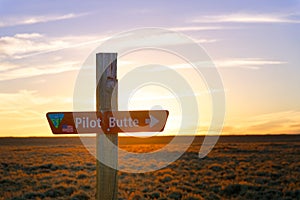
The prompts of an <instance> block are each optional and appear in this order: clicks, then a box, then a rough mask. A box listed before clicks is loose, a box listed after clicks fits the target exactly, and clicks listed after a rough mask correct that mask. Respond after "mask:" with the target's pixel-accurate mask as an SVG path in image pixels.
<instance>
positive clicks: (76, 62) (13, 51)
mask: <svg viewBox="0 0 300 200" xmlns="http://www.w3.org/2000/svg"><path fill="white" fill-rule="evenodd" d="M104 38H105V37H102V36H98V37H97V36H76V37H75V36H72V37H58V38H52V37H47V36H45V35H42V34H39V33H22V34H16V35H14V36H5V37H0V81H3V80H11V79H17V78H26V77H32V76H37V75H46V74H55V73H61V72H66V71H72V70H77V69H79V66H80V63H81V62H82V61H83V60H84V59H85V56H86V53H85V52H90V51H91V49H93V48H95V46H96V45H97V44H98V43H100V41H102V40H104ZM58 51H60V52H59V53H58Z"/></svg>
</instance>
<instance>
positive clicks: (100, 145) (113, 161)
mask: <svg viewBox="0 0 300 200" xmlns="http://www.w3.org/2000/svg"><path fill="white" fill-rule="evenodd" d="M96 78H97V83H98V84H97V90H96V104H97V111H109V110H112V111H116V110H118V88H117V87H118V86H117V83H118V81H117V53H98V54H97V55H96ZM98 80H99V81H98ZM104 131H105V130H104ZM96 142H97V144H96V148H97V163H96V168H97V175H96V176H97V186H96V187H97V188H96V199H97V200H111V199H112V200H115V199H117V195H118V175H117V170H116V169H117V166H118V148H117V147H118V134H117V133H113V134H106V135H105V134H104V133H97V137H96ZM99 160H101V161H104V163H108V164H109V165H110V166H113V168H111V167H108V166H106V165H105V164H103V163H102V162H100V161H99Z"/></svg>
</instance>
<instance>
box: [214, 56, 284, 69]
mask: <svg viewBox="0 0 300 200" xmlns="http://www.w3.org/2000/svg"><path fill="white" fill-rule="evenodd" d="M214 63H215V64H216V66H217V67H220V68H234V67H239V68H247V69H260V68H261V67H264V66H270V65H284V64H287V62H285V61H279V60H265V59H262V58H243V59H241V58H235V59H224V60H215V61H214Z"/></svg>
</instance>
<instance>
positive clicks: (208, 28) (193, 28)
mask: <svg viewBox="0 0 300 200" xmlns="http://www.w3.org/2000/svg"><path fill="white" fill-rule="evenodd" d="M222 29H224V27H221V26H181V27H172V28H170V30H172V31H183V32H185V31H211V30H222Z"/></svg>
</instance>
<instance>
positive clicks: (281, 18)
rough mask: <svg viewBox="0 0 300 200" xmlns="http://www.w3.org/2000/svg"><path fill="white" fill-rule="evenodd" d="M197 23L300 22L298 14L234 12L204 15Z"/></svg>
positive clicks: (196, 20) (195, 20)
mask: <svg viewBox="0 0 300 200" xmlns="http://www.w3.org/2000/svg"><path fill="white" fill-rule="evenodd" d="M192 22H196V23H300V19H299V16H298V15H282V14H255V13H232V14H227V15H214V16H202V17H200V18H198V19H194V20H192Z"/></svg>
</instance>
